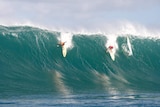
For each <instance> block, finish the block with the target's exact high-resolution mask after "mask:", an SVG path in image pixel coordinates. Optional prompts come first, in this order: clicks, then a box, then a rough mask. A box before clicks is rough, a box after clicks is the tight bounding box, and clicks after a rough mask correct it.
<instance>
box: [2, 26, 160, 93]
mask: <svg viewBox="0 0 160 107" xmlns="http://www.w3.org/2000/svg"><path fill="white" fill-rule="evenodd" d="M60 35H61V32H51V31H48V30H43V29H38V28H33V27H22V26H19V27H5V26H0V78H1V79H0V94H1V95H2V94H3V95H10V94H15V93H17V94H18V93H30V94H33V93H56V94H69V93H77V92H90V91H96V92H107V93H112V92H113V91H115V92H123V91H124V92H125V91H142V92H144V91H152V92H154V91H156V92H157V91H159V89H160V82H159V81H160V78H159V77H160V70H159V64H160V54H159V53H160V40H159V39H147V38H139V37H136V36H134V35H127V36H129V38H130V42H131V46H132V51H133V55H129V56H128V54H127V52H126V49H127V48H126V47H127V40H126V35H117V39H116V43H117V45H118V48H117V51H116V55H115V61H112V60H111V57H110V56H109V54H108V53H106V43H107V40H108V38H107V36H104V35H100V34H93V35H90V36H88V35H86V34H73V35H72V40H71V41H72V48H70V49H68V52H67V56H66V57H65V58H64V57H63V56H62V50H61V47H57V43H58V38H59V37H60Z"/></svg>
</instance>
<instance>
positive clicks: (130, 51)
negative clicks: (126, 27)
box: [127, 37, 133, 56]
mask: <svg viewBox="0 0 160 107" xmlns="http://www.w3.org/2000/svg"><path fill="white" fill-rule="evenodd" d="M127 45H128V49H129V53H128V55H129V56H131V55H132V54H133V52H132V47H131V43H130V41H129V38H128V37H127Z"/></svg>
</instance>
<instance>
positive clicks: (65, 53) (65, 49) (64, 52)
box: [62, 45, 67, 57]
mask: <svg viewBox="0 0 160 107" xmlns="http://www.w3.org/2000/svg"><path fill="white" fill-rule="evenodd" d="M62 55H63V57H66V55H67V48H66V47H65V45H64V46H63V47H62Z"/></svg>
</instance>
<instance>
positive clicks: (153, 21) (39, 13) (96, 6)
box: [0, 0, 160, 30]
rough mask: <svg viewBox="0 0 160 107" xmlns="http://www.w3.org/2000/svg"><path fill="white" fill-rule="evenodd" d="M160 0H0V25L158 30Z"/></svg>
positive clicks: (159, 24)
mask: <svg viewBox="0 0 160 107" xmlns="http://www.w3.org/2000/svg"><path fill="white" fill-rule="evenodd" d="M159 19H160V0H0V24H1V25H15V24H33V25H40V26H45V27H53V28H67V29H76V30H78V29H92V30H94V29H100V30H101V29H107V28H109V27H112V28H114V27H115V28H116V27H118V26H120V25H123V24H126V23H131V24H137V25H141V26H145V27H146V28H149V29H150V28H155V29H160V21H159Z"/></svg>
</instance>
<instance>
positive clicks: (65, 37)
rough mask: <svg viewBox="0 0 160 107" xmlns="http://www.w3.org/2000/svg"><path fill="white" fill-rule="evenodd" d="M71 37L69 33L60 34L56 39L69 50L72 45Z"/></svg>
mask: <svg viewBox="0 0 160 107" xmlns="http://www.w3.org/2000/svg"><path fill="white" fill-rule="evenodd" d="M72 37H73V34H72V33H69V32H61V35H60V38H58V40H59V41H61V42H65V46H66V47H67V48H69V49H71V48H72V47H73V44H72Z"/></svg>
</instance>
